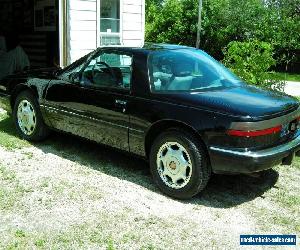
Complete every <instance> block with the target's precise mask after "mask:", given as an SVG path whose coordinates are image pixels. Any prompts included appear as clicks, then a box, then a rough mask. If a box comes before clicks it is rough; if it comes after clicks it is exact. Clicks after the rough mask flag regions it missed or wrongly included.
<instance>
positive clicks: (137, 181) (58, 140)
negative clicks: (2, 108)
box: [0, 114, 300, 249]
mask: <svg viewBox="0 0 300 250" xmlns="http://www.w3.org/2000/svg"><path fill="white" fill-rule="evenodd" d="M299 183H300V158H297V159H295V161H294V163H293V165H292V166H276V167H275V168H274V169H272V170H268V171H264V172H262V173H261V174H260V175H259V176H257V177H250V176H246V175H237V176H222V175H215V176H213V178H212V179H211V181H210V183H209V185H208V187H207V189H206V190H205V191H204V192H202V193H201V194H200V195H198V196H197V197H195V198H193V199H191V200H189V201H177V200H173V199H170V198H168V197H166V196H164V195H163V194H161V193H160V192H159V190H158V189H157V187H156V186H155V185H154V184H153V182H152V180H151V176H150V173H149V169H148V165H147V163H145V162H144V161H142V160H139V159H135V158H133V157H131V156H128V155H125V154H122V153H119V152H116V151H114V150H111V149H108V148H105V147H102V146H99V145H96V144H94V143H90V142H87V141H84V140H80V139H78V138H74V137H72V136H66V135H61V134H57V133H53V134H52V135H51V138H49V139H48V140H46V141H45V142H43V143H39V144H33V145H31V144H29V143H27V142H24V141H23V140H20V139H19V138H17V137H16V135H15V132H14V129H13V122H12V121H11V118H9V117H8V116H7V115H5V114H2V115H1V116H0V239H1V240H0V249H174V248H176V249H235V248H238V247H239V235H240V234H263V233H272V234H297V235H298V239H299V236H300V184H299ZM298 244H299V243H298ZM255 249H257V248H255Z"/></svg>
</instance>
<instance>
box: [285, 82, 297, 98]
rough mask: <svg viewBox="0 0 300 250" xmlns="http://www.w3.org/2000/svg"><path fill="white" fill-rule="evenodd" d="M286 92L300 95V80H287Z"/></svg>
mask: <svg viewBox="0 0 300 250" xmlns="http://www.w3.org/2000/svg"><path fill="white" fill-rule="evenodd" d="M284 92H285V93H286V94H288V95H292V96H300V82H291V81H287V82H286V84H285V87H284Z"/></svg>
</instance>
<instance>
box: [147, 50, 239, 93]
mask: <svg viewBox="0 0 300 250" xmlns="http://www.w3.org/2000/svg"><path fill="white" fill-rule="evenodd" d="M148 66H149V72H150V81H151V82H150V83H151V90H152V91H206V90H212V89H216V88H226V87H233V86H239V85H241V84H243V83H242V81H241V80H240V79H239V78H238V77H237V76H235V75H234V74H233V73H232V72H231V71H229V70H228V69H226V68H225V67H224V66H223V65H222V64H220V63H219V62H218V61H216V60H215V59H213V58H212V57H210V56H209V55H208V54H206V53H205V52H203V51H200V50H195V49H179V50H162V51H158V52H153V54H152V55H151V56H150V59H149V64H148Z"/></svg>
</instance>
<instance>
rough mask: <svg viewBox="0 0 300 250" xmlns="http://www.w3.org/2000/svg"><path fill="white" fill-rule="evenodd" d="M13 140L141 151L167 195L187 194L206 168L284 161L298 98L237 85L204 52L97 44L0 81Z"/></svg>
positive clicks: (294, 146)
mask: <svg viewBox="0 0 300 250" xmlns="http://www.w3.org/2000/svg"><path fill="white" fill-rule="evenodd" d="M0 105H1V106H2V107H3V108H4V109H6V110H7V111H8V112H11V113H12V114H13V117H14V120H15V123H16V128H17V131H18V133H19V134H20V136H22V137H23V138H25V139H27V140H32V141H38V140H42V139H44V138H45V137H46V136H47V135H48V134H49V129H54V130H60V131H64V132H68V133H72V134H74V135H78V136H81V137H84V138H87V139H90V140H93V141H96V142H99V143H103V144H106V145H109V146H112V147H115V148H118V149H121V150H124V151H128V152H131V153H133V154H136V155H140V156H142V157H144V158H146V159H148V160H149V162H150V167H151V172H152V175H153V177H154V180H155V182H156V183H157V184H158V186H159V187H160V188H161V190H162V191H163V192H165V193H166V194H168V195H170V196H172V197H175V198H182V199H183V198H189V197H192V196H194V195H196V194H197V193H199V192H200V191H201V190H202V189H203V188H204V187H205V186H206V184H207V182H208V180H209V178H210V175H211V172H213V173H251V172H258V171H261V170H265V169H268V168H271V167H272V166H274V165H275V164H278V163H281V162H282V163H284V164H291V161H292V159H293V156H294V154H295V152H298V151H299V150H300V146H299V145H300V137H299V130H298V127H299V117H300V109H299V103H298V102H297V100H296V99H294V98H292V97H289V96H286V95H284V94H281V93H278V92H272V91H267V90H262V89H259V88H256V87H253V86H249V85H247V84H246V83H244V82H243V81H242V80H241V79H239V78H238V77H237V76H235V75H233V74H232V73H231V72H230V71H229V70H227V69H226V68H225V67H224V66H222V65H221V64H220V63H218V62H217V61H215V60H214V59H213V58H211V57H210V56H209V55H207V54H206V53H204V52H203V51H200V50H196V49H193V48H189V47H183V46H175V45H158V44H148V45H145V46H144V47H143V48H123V47H109V48H99V49H97V50H96V51H94V52H92V53H90V54H88V55H87V56H85V57H83V58H81V59H79V60H78V61H77V62H75V63H73V64H72V65H70V66H69V67H67V68H65V69H63V70H60V71H58V72H54V71H53V70H39V71H28V72H25V73H22V74H18V75H13V76H9V77H7V78H5V79H4V80H2V81H1V83H0Z"/></svg>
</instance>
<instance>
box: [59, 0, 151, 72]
mask: <svg viewBox="0 0 300 250" xmlns="http://www.w3.org/2000/svg"><path fill="white" fill-rule="evenodd" d="M144 33H145V0H60V1H59V54H60V56H59V57H60V65H61V66H66V65H68V64H70V63H72V62H74V61H75V60H76V59H78V58H80V57H81V56H83V55H85V54H87V53H89V52H90V51H92V50H94V49H95V48H97V47H99V46H105V45H120V44H121V45H125V46H141V45H142V44H143V43H144Z"/></svg>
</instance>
